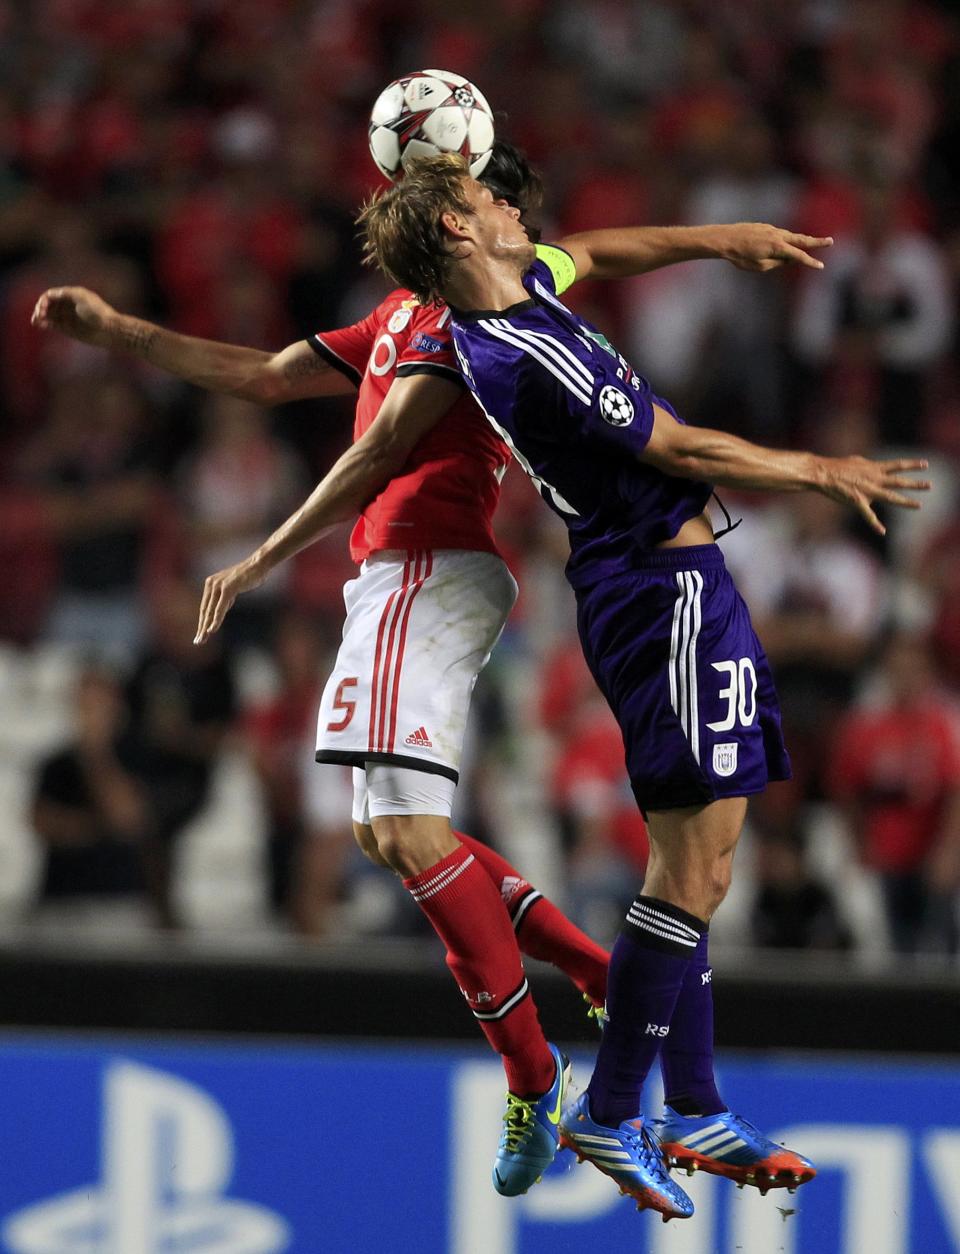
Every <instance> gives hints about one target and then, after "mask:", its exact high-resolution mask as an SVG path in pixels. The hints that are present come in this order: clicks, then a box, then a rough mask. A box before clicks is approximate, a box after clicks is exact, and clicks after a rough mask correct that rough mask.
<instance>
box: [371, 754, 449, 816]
mask: <svg viewBox="0 0 960 1254" xmlns="http://www.w3.org/2000/svg"><path fill="white" fill-rule="evenodd" d="M456 787H457V786H456V784H455V783H454V782H453V780H452V779H447V777H446V776H445V775H433V774H427V772H426V771H421V770H420V768H419V767H416V768H412V767H409V766H392V765H391V764H390V763H388V762H371V763H370V765H369V766H368V767H367V768H366V770H361V769H360V768H359V767H357V766H355V767H354V768H353V809H352V814H353V821H354V823H364V824H366V825H368V826H369V824H370V822H371V821H372V820H373V819H378V818H382V817H384V816H385V815H388V814H436V815H439V817H441V818H444V819H448V818H449V817H450V815H451V814H452V813H453V794H454V792H455V790H456Z"/></svg>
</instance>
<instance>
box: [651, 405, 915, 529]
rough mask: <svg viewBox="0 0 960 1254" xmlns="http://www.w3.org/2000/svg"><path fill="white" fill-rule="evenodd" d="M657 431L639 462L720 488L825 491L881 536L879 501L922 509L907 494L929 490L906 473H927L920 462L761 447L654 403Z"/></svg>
mask: <svg viewBox="0 0 960 1254" xmlns="http://www.w3.org/2000/svg"><path fill="white" fill-rule="evenodd" d="M653 412H654V423H653V432H652V434H651V436H650V439H649V441H648V443H647V445H646V447H645V448H644V450H643V452H642V453H641V454H640V460H641V461H644V462H648V463H649V464H650V465H652V466H656V467H657V469H658V470H662V471H664V472H665V473H666V474H670V475H679V476H680V477H681V478H683V479H703V480H706V481H707V482H708V483H716V484H718V485H719V486H720V487H728V488H748V489H750V488H752V489H760V490H767V491H772V492H799V491H802V490H803V489H810V490H813V491H815V492H822V493H823V494H824V496H829V497H831V498H832V499H833V500H835V501H840V502H842V503H843V504H845V505H852V506H853V508H854V509H855V510H857V511H858V513H860V514H861V515H862V516H863V518H865V519H866V521H867V523H868V524H869V525H870V526H871V527H872V528H873V530H874V531H877V532H879V533H880V535H883V534H884V533H885V531H886V528H885V527H884V525H883V523H882V522H881V521H880V519H879V518H878V517H877V515H876V513H875V512H874V509H873V506H874V504H875V503H876V502H879V501H883V502H885V503H886V504H888V505H898V506H900V507H902V508H903V509H919V508H920V502H919V501H917V500H916V499H915V498H914V497H911V496H907V495H906V493H908V492H925V491H927V489H928V488H929V487H930V481H929V480H928V479H914V478H911V477H909V475H908V472H910V471H917V470H925V469H926V467H927V463H926V462H925V461H924V460H923V459H922V458H897V459H895V460H892V461H874V460H873V459H872V458H869V457H821V456H819V455H818V454H816V453H805V452H793V451H791V450H789V449H772V448H762V447H761V446H760V445H758V444H751V443H750V442H749V441H748V440H741V439H740V437H739V436H735V435H728V434H727V432H725V431H712V430H710V429H709V428H706V427H692V426H687V425H685V424H683V423H680V422H677V421H676V419H675V418H674V417H673V416H672V415H671V414H668V413H667V411H666V410H665V409H661V407H660V406H659V405H654V407H653Z"/></svg>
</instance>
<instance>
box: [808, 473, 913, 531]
mask: <svg viewBox="0 0 960 1254" xmlns="http://www.w3.org/2000/svg"><path fill="white" fill-rule="evenodd" d="M823 465H824V479H823V482H822V483H821V485H820V486H821V490H822V491H823V492H825V493H826V495H827V496H829V497H832V498H833V500H835V501H840V502H842V503H843V504H845V505H852V506H853V507H854V509H856V510H857V512H858V513H859V514H860V515H861V516H862V517H863V518H864V519H866V521H867V523H868V524H869V526H870V527H872V528H873V530H874V531H876V532H877V533H878V534H879V535H881V536H882V535H886V532H887V529H886V527H884V525H883V523H882V522H881V521H880V519H879V518H878V517H877V515H876V514H875V513H874V510H873V505H874V502H877V501H884V502H886V504H887V505H897V506H900V508H902V509H919V508H920V502H919V501H918V500H916V499H915V498H914V497H912V496H907V495H906V493H907V492H927V491H929V488H930V480H929V479H913V478H909V477H908V476H907V474H906V473H905V472H907V471H915V470H926V469H927V462H925V461H923V460H922V459H920V458H898V459H896V460H895V461H883V462H880V461H873V460H872V459H871V458H869V457H829V458H824V459H823Z"/></svg>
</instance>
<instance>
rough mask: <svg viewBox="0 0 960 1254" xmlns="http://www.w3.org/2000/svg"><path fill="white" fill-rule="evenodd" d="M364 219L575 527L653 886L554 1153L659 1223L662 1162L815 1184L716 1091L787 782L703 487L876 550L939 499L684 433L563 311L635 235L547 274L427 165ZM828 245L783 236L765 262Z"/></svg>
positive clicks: (575, 254)
mask: <svg viewBox="0 0 960 1254" xmlns="http://www.w3.org/2000/svg"><path fill="white" fill-rule="evenodd" d="M363 221H364V225H365V228H366V232H367V240H368V247H369V251H370V253H371V255H372V256H374V257H375V258H376V260H377V261H378V262H379V264H380V265H381V266H382V267H383V268H384V269H385V270H386V271H387V272H388V273H389V274H390V275H391V276H392V277H393V278H394V279H395V280H397V281H398V282H400V283H403V284H404V285H405V286H408V287H410V288H412V289H413V290H414V291H415V292H416V293H417V294H418V296H420V297H421V299H425V300H429V299H442V300H444V301H446V302H447V303H448V304H449V305H450V306H451V307H452V309H453V327H454V337H455V343H456V348H457V352H458V355H459V358H460V362H461V366H462V368H463V372H464V375H465V377H466V380H467V383H468V385H469V387H470V389H471V391H472V392H473V394H474V396H475V397H476V398H477V400H478V401H479V403H480V405H481V406H482V408H483V409H484V411H485V412H486V414H487V417H488V418H489V419H490V421H491V422H492V423H493V425H494V426H495V427H496V428H497V430H498V431H499V432H500V434H501V435H502V436H503V438H504V439H505V440H506V441H507V442H508V443H509V444H510V446H511V447H512V449H513V451H514V454H515V456H516V457H517V460H518V461H519V462H520V463H521V465H522V466H523V467H524V469H525V470H526V471H527V473H528V474H529V475H531V477H532V478H533V480H534V482H535V483H536V484H537V486H538V488H539V490H540V491H541V493H542V495H543V497H544V499H545V500H546V501H547V503H548V504H549V505H550V506H551V508H552V509H554V510H555V511H556V512H557V513H558V514H559V515H560V516H561V518H563V520H564V522H565V523H566V525H567V527H568V530H569V534H570V546H571V556H570V561H569V564H568V567H567V574H568V577H569V579H570V582H571V584H572V585H573V587H574V589H575V591H576V596H577V606H578V627H579V631H580V639H581V641H582V644H583V649H584V652H585V654H586V657H587V660H588V662H589V664H590V667H591V669H592V671H593V674H594V676H595V678H596V680H597V683H598V684H599V686H600V688H601V690H602V691H603V693H604V695H605V696H606V698H607V700H608V701H609V703H610V705H611V707H612V708H613V711H614V713H615V714H616V716H617V719H618V721H619V723H620V727H621V729H622V732H623V737H624V743H625V746H626V761H627V769H628V771H629V774H630V779H631V782H632V785H633V789H634V793H635V795H636V798H637V801H638V804H639V805H640V806H641V808H642V809H643V810H644V811H645V812H646V815H647V822H648V827H649V832H650V860H649V865H648V867H647V872H646V877H645V880H644V883H643V887H642V889H641V892H640V894H639V895H638V896H637V897H636V899H635V900H634V902H633V904H632V905H631V907H630V909H629V911H628V913H627V918H626V921H625V923H624V927H623V930H622V933H621V935H620V937H619V938H618V940H617V942H616V944H615V946H614V949H613V954H612V956H611V963H610V973H609V979H608V986H607V988H608V992H607V1014H608V1019H607V1023H606V1026H605V1030H604V1035H603V1041H602V1043H601V1046H600V1050H599V1053H598V1057H597V1064H596V1068H595V1070H594V1073H593V1076H592V1078H591V1080H590V1084H589V1087H588V1089H587V1090H586V1092H585V1093H584V1094H583V1095H582V1096H581V1097H580V1098H579V1099H578V1100H577V1101H576V1102H575V1103H573V1104H572V1105H571V1106H570V1107H568V1108H567V1109H566V1110H565V1111H564V1113H563V1115H562V1119H561V1141H562V1142H563V1143H564V1144H566V1145H568V1146H569V1147H571V1148H572V1149H574V1150H575V1151H576V1153H577V1154H578V1155H579V1156H580V1157H581V1158H585V1159H589V1160H590V1161H591V1162H593V1163H594V1164H595V1165H596V1166H597V1167H598V1168H599V1169H600V1170H601V1171H604V1172H605V1173H606V1174H608V1175H610V1176H611V1177H612V1178H613V1179H614V1180H615V1181H616V1183H617V1184H619V1186H620V1188H621V1190H622V1191H623V1192H626V1193H629V1194H631V1195H632V1196H633V1197H634V1198H636V1200H637V1202H638V1205H639V1206H641V1207H651V1208H653V1209H655V1210H658V1211H660V1212H661V1213H662V1214H663V1216H664V1218H665V1219H668V1218H671V1217H673V1216H688V1215H690V1214H692V1212H693V1203H692V1202H691V1201H690V1199H689V1197H688V1196H687V1195H686V1193H684V1191H683V1190H682V1189H681V1188H680V1187H679V1186H678V1185H677V1184H676V1183H675V1182H674V1181H673V1180H672V1179H671V1178H670V1176H669V1175H668V1174H667V1171H666V1170H665V1167H666V1166H668V1165H674V1164H677V1165H681V1166H685V1167H686V1168H687V1169H688V1170H691V1171H692V1170H693V1169H695V1168H697V1167H700V1168H702V1169H703V1170H706V1171H710V1172H712V1173H714V1174H717V1175H723V1176H727V1177H729V1178H731V1179H733V1180H735V1181H736V1182H737V1183H739V1184H754V1185H756V1186H757V1187H758V1188H760V1189H761V1190H763V1191H766V1189H768V1188H771V1187H776V1186H785V1187H788V1188H794V1187H795V1186H796V1185H797V1184H800V1183H803V1182H804V1181H806V1180H809V1179H812V1177H813V1175H814V1174H815V1173H814V1169H813V1166H812V1164H811V1163H810V1162H808V1160H807V1159H805V1158H803V1157H802V1156H801V1155H799V1154H796V1153H793V1152H792V1151H790V1150H786V1149H784V1148H783V1147H782V1146H779V1145H776V1144H774V1143H773V1142H772V1141H770V1140H769V1139H768V1138H767V1137H765V1136H764V1135H763V1134H762V1133H761V1132H759V1131H758V1130H757V1129H756V1128H755V1127H754V1126H753V1125H752V1124H750V1123H748V1122H747V1121H746V1120H744V1119H742V1118H740V1117H739V1116H738V1115H735V1114H733V1113H732V1112H731V1111H730V1110H728V1108H727V1107H726V1105H725V1103H724V1102H723V1100H722V1098H721V1097H720V1094H719V1093H718V1091H717V1087H716V1083H715V1080H714V1073H713V1002H712V988H711V969H710V966H709V962H708V958H707V932H708V924H709V920H710V918H711V916H712V914H713V913H714V911H715V910H716V908H717V906H718V905H719V904H720V902H721V901H722V900H723V898H724V896H725V895H726V891H727V888H728V886H729V882H730V874H731V869H732V863H733V854H734V849H735V847H736V844H737V840H738V838H739V835H740V830H741V828H742V825H743V820H744V816H745V813H746V804H747V803H746V798H747V797H748V796H749V795H750V794H752V793H756V792H759V791H761V790H762V789H763V788H764V787H765V786H766V783H767V781H768V780H770V779H783V778H785V777H786V776H787V775H788V774H789V763H788V760H787V756H786V752H785V750H784V747H783V741H782V737H781V733H780V718H779V711H778V707H777V699H776V694H775V692H774V688H773V683H772V681H771V678H770V673H769V669H768V667H767V663H766V659H765V657H764V654H763V650H762V648H761V647H760V644H759V642H758V640H757V638H756V635H755V634H754V631H753V628H752V626H751V623H750V617H749V614H748V612H747V609H746V606H745V605H744V603H743V601H742V599H741V598H740V595H739V594H738V592H737V590H736V588H735V587H734V585H733V583H732V581H731V579H730V577H729V575H728V574H727V571H726V569H725V566H724V561H723V556H722V554H721V552H720V550H719V548H718V547H717V546H716V544H715V543H714V533H713V530H712V528H711V525H710V520H709V517H708V515H707V514H706V513H705V506H706V503H707V501H708V499H709V497H710V495H711V493H712V491H713V484H720V485H728V486H735V487H745V488H761V489H764V488H765V489H772V490H782V491H789V490H794V491H795V490H800V489H813V490H817V491H820V492H823V493H826V494H827V495H829V496H831V497H833V498H834V499H836V500H840V501H844V502H847V503H849V504H851V505H853V506H854V507H855V508H857V509H858V510H859V511H860V512H861V514H863V516H864V517H865V518H866V519H867V521H868V522H869V523H870V524H871V525H872V526H873V527H875V528H876V529H877V530H879V531H882V530H883V528H882V525H881V523H880V522H879V520H878V519H877V516H876V514H875V513H874V511H873V507H872V503H873V502H874V501H877V500H882V501H885V502H887V503H890V504H894V505H900V506H914V507H915V505H916V502H915V501H914V500H913V499H912V498H910V497H909V496H906V495H904V492H905V491H906V490H914V489H922V488H925V487H926V486H928V485H927V484H926V483H925V482H923V481H918V480H914V479H911V478H909V477H905V476H904V472H905V471H910V470H916V469H920V468H922V467H923V466H924V465H925V463H923V462H921V461H903V460H901V461H888V462H876V461H871V460H869V459H866V458H861V457H849V458H825V457H818V456H815V455H814V454H811V453H794V452H783V451H774V450H770V449H763V448H759V447H757V446H756V445H753V444H749V443H748V442H746V441H744V440H740V439H738V438H736V437H734V436H730V435H727V434H725V433H723V432H720V431H711V430H705V429H702V428H696V427H691V426H687V425H685V424H684V423H683V422H682V421H681V420H680V419H679V417H678V416H677V414H676V413H675V412H674V411H673V409H672V408H671V407H670V405H669V404H667V402H665V401H664V400H662V399H660V398H659V397H657V396H656V395H654V393H653V392H652V390H651V388H650V385H649V384H648V383H647V381H646V380H645V379H643V378H642V377H640V376H639V375H637V374H636V372H635V371H634V370H633V369H632V368H631V366H630V365H629V363H628V362H627V361H626V360H625V359H624V358H623V357H622V356H621V355H620V354H619V353H618V352H617V351H616V349H615V348H614V347H613V345H611V344H610V343H609V342H608V341H607V339H606V338H605V337H604V336H603V335H602V334H601V333H600V332H598V331H597V330H596V329H595V328H594V327H592V326H591V325H590V324H589V323H587V322H585V321H584V320H583V319H582V318H580V317H579V316H578V315H577V314H575V313H573V312H571V311H570V310H569V309H567V308H566V306H565V305H564V304H563V303H562V302H561V301H560V300H559V298H558V290H562V287H563V285H564V284H565V283H566V282H568V281H570V280H571V279H572V277H574V276H575V277H577V278H586V277H588V276H592V277H599V278H604V277H618V276H625V275H629V274H632V273H635V272H637V270H638V269H639V268H640V267H639V265H638V258H639V254H638V241H637V237H636V234H635V233H634V232H631V231H629V230H623V231H610V232H600V233H596V232H595V233H593V235H592V236H591V239H590V241H589V244H588V243H587V242H585V241H582V240H579V239H578V238H577V237H573V238H572V239H568V240H567V241H565V244H566V246H567V248H566V251H564V252H561V251H560V250H555V255H551V253H550V251H549V250H544V249H543V248H542V246H541V250H540V257H539V259H537V258H536V257H535V254H534V249H533V246H532V245H531V243H530V241H529V240H528V238H527V236H526V233H525V231H524V229H523V227H522V226H521V225H520V224H519V222H518V221H517V212H516V210H513V209H511V208H510V207H509V206H508V205H507V204H506V202H502V201H495V200H494V199H493V197H492V195H491V193H490V192H489V191H488V190H486V189H484V188H483V187H482V186H481V185H480V184H478V183H476V182H475V181H474V180H473V179H471V178H470V177H469V176H468V175H467V174H466V173H465V170H464V167H463V166H462V165H461V164H460V163H459V162H458V160H457V159H456V158H438V159H432V160H429V161H424V162H422V163H418V164H417V165H416V166H415V167H414V168H413V169H412V170H411V171H410V172H409V173H408V174H407V176H406V177H405V179H404V181H403V182H402V183H401V184H399V185H398V186H396V187H394V188H391V189H390V190H389V191H387V192H386V193H385V194H383V195H382V196H379V197H377V198H375V200H374V201H373V202H372V203H371V204H370V205H369V206H368V207H367V209H366V210H365V211H364V214H363ZM824 242H827V241H813V240H810V239H808V237H805V236H794V237H789V236H785V237H784V240H783V244H782V251H781V252H780V253H779V254H774V256H779V260H781V261H787V260H797V259H798V258H799V255H800V250H801V248H802V247H810V246H812V245H815V244H817V243H824ZM807 262H808V264H809V263H810V259H809V258H807ZM771 264H776V262H772V263H771ZM813 264H816V263H813ZM762 268H769V267H767V266H764V267H762ZM668 1037H669V1041H670V1048H669V1050H663V1051H662V1052H661V1047H662V1046H663V1044H664V1041H665V1040H666V1039H667V1038H668ZM658 1054H660V1055H661V1066H662V1070H663V1078H664V1088H665V1097H666V1103H667V1109H666V1115H665V1118H664V1119H663V1120H662V1121H659V1127H658V1129H657V1131H656V1134H655V1136H654V1134H653V1133H652V1132H651V1129H650V1128H649V1126H648V1125H647V1123H646V1122H645V1121H644V1120H643V1118H641V1117H640V1115H639V1111H640V1106H641V1101H640V1098H641V1089H642V1086H643V1083H644V1080H645V1078H646V1076H647V1073H648V1071H649V1069H650V1067H651V1066H652V1064H653V1063H654V1061H655V1060H656V1058H657V1056H658Z"/></svg>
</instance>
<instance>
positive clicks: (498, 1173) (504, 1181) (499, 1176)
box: [493, 1167, 507, 1189]
mask: <svg viewBox="0 0 960 1254" xmlns="http://www.w3.org/2000/svg"><path fill="white" fill-rule="evenodd" d="M493 1174H494V1175H495V1176H496V1177H497V1184H499V1185H500V1187H501V1189H502V1188H503V1186H504V1185H505V1184H506V1183H507V1182H506V1180H504V1178H503V1176H501V1174H500V1172H499V1171H497V1169H496V1167H494V1169H493Z"/></svg>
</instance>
